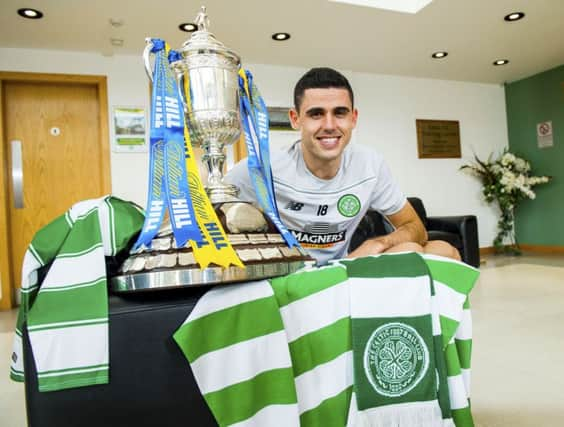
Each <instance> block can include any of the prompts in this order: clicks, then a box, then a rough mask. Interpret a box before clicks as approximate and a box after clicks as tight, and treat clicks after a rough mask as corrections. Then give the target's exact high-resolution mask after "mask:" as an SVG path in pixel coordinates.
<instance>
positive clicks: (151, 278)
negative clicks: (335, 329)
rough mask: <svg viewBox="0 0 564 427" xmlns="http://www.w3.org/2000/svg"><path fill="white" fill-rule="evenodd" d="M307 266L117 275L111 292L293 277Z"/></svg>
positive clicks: (290, 264)
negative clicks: (294, 273) (291, 275)
mask: <svg viewBox="0 0 564 427" xmlns="http://www.w3.org/2000/svg"><path fill="white" fill-rule="evenodd" d="M304 265H305V263H304V261H293V262H286V263H281V262H269V263H264V264H247V265H246V266H245V267H246V268H240V267H235V266H231V267H228V268H221V267H208V268H205V269H203V270H202V269H200V268H198V267H194V268H187V269H182V270H163V271H149V272H145V273H137V274H126V275H120V276H115V277H113V278H112V279H111V281H110V289H111V290H112V291H113V292H118V293H123V292H138V291H152V290H165V289H176V288H185V287H200V286H210V285H219V284H227V283H237V282H249V281H252V280H261V279H269V278H272V277H276V276H284V275H286V274H291V273H293V272H295V271H297V270H299V269H300V268H302V267H304Z"/></svg>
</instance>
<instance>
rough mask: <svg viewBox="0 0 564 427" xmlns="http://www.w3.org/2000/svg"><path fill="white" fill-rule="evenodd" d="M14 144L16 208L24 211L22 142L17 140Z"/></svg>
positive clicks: (13, 164) (13, 182) (13, 167)
mask: <svg viewBox="0 0 564 427" xmlns="http://www.w3.org/2000/svg"><path fill="white" fill-rule="evenodd" d="M11 144H12V185H13V190H14V208H16V209H22V208H23V207H24V202H23V161H22V142H21V141H19V140H17V139H15V140H13V141H12V142H11Z"/></svg>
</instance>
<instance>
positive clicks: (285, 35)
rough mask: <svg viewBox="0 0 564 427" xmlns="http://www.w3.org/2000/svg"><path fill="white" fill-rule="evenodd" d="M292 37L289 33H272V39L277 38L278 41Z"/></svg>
mask: <svg viewBox="0 0 564 427" xmlns="http://www.w3.org/2000/svg"><path fill="white" fill-rule="evenodd" d="M289 38H290V34H288V33H274V34H273V35H272V39H273V40H276V41H277V42H282V41H284V40H288V39H289Z"/></svg>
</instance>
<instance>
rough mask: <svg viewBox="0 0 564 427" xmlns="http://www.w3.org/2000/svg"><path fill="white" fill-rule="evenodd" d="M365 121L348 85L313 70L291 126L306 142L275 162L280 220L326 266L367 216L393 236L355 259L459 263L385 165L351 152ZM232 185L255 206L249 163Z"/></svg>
mask: <svg viewBox="0 0 564 427" xmlns="http://www.w3.org/2000/svg"><path fill="white" fill-rule="evenodd" d="M357 119H358V111H357V110H356V109H355V108H354V94H353V91H352V88H351V86H350V84H349V82H348V80H347V79H346V78H345V77H344V76H343V75H342V74H341V73H339V72H338V71H335V70H333V69H331V68H313V69H311V70H310V71H308V72H307V73H306V74H304V75H303V76H302V78H301V79H300V80H299V81H298V83H297V84H296V87H295V88H294V108H292V109H291V110H290V121H291V123H292V127H293V128H294V129H298V130H300V132H301V139H300V140H299V141H297V142H295V143H294V144H293V145H291V146H290V147H289V148H288V149H285V150H282V151H273V152H272V154H271V163H272V174H273V179H274V189H275V193H276V201H277V205H278V211H279V213H280V218H281V219H282V221H283V222H284V224H285V225H286V226H287V227H288V229H289V230H290V231H291V232H292V233H293V234H294V236H295V237H296V239H297V240H298V241H299V242H300V243H301V245H302V246H303V247H304V248H306V249H307V250H308V251H309V253H310V254H311V256H313V257H314V258H315V259H317V261H318V262H319V263H321V264H324V263H326V262H327V261H329V260H331V259H339V258H344V257H346V256H347V252H348V247H349V244H350V241H351V238H352V235H353V233H354V231H355V229H356V227H357V226H358V224H359V222H360V220H361V219H362V217H363V216H364V214H365V213H366V211H367V210H368V209H372V210H377V211H379V212H380V213H382V214H383V215H385V216H386V217H387V219H388V220H389V221H390V223H391V224H392V225H393V226H394V231H393V232H391V233H390V234H388V235H385V236H379V237H376V238H373V239H368V240H366V241H365V242H364V243H363V244H362V245H360V246H359V247H358V248H357V249H356V250H354V251H353V252H351V253H350V254H349V255H348V256H350V257H359V256H366V255H376V254H379V253H383V252H401V251H417V252H427V253H434V254H436V255H443V256H447V257H451V258H455V259H460V255H459V254H458V252H457V250H456V249H455V248H454V247H452V246H450V245H449V244H448V243H446V242H440V241H432V242H427V232H426V231H425V228H424V227H423V224H422V223H421V221H420V220H419V217H418V216H417V213H416V212H415V210H414V209H413V207H412V206H411V205H410V204H409V202H408V201H407V199H406V197H405V196H404V195H403V193H402V192H401V191H400V189H399V187H398V186H397V184H396V183H395V181H394V180H393V178H392V175H391V173H390V171H389V169H388V167H387V165H386V164H385V162H384V160H383V158H382V157H381V156H380V155H379V154H378V153H376V152H375V151H373V150H371V149H370V148H368V147H365V146H359V145H349V142H350V140H351V136H352V132H353V129H354V128H355V126H356V123H357ZM225 180H226V181H227V182H230V183H231V184H235V185H237V186H238V187H239V188H240V190H241V192H240V195H239V197H240V198H241V199H242V200H246V201H251V202H254V201H256V197H255V192H254V189H253V185H252V183H251V181H250V179H249V174H248V170H247V162H246V160H243V161H241V162H239V163H238V164H237V165H235V166H234V167H233V169H232V170H231V171H229V172H228V174H227V175H226V178H225Z"/></svg>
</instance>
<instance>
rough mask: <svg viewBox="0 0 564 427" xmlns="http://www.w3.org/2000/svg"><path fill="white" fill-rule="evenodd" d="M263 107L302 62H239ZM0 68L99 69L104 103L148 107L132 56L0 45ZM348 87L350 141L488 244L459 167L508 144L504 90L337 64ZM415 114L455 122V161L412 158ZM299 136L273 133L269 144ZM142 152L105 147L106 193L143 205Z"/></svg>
mask: <svg viewBox="0 0 564 427" xmlns="http://www.w3.org/2000/svg"><path fill="white" fill-rule="evenodd" d="M246 67H247V68H248V69H250V70H251V71H252V72H253V74H254V76H255V81H256V82H257V84H258V86H259V88H260V90H261V92H262V95H263V96H264V98H265V101H266V103H267V104H268V105H271V106H290V105H292V91H293V86H294V84H295V82H296V81H297V80H298V78H299V77H300V76H301V75H302V74H303V73H304V72H305V71H306V69H305V68H297V67H280V66H272V65H263V64H246ZM0 70H2V71H29V72H44V73H69V74H98V75H106V76H107V77H108V98H109V99H108V104H109V106H110V108H111V107H112V106H116V105H141V106H145V107H146V108H148V104H149V99H148V93H149V92H148V81H147V77H146V76H145V72H144V69H143V65H142V60H141V55H139V56H125V55H119V56H117V55H116V56H112V57H105V56H102V55H99V54H94V53H76V52H64V51H46V50H29V49H0ZM344 74H346V75H347V77H348V78H349V79H350V81H351V85H352V86H353V89H354V90H355V104H356V106H357V107H358V109H359V123H358V126H357V129H356V132H355V135H354V138H353V143H358V144H366V145H370V146H373V147H374V148H375V149H377V150H378V151H380V152H381V153H382V154H383V155H384V157H385V158H386V159H387V160H388V163H389V165H390V167H391V169H392V171H393V173H394V175H395V177H396V179H397V180H398V182H399V183H400V185H401V187H402V188H403V190H404V192H405V193H406V194H407V195H416V196H419V197H421V198H422V199H423V200H424V202H425V206H426V208H427V211H428V214H429V215H461V214H470V213H471V214H475V215H477V216H478V223H479V232H480V246H491V242H492V240H493V237H494V235H495V225H496V212H495V211H494V210H493V208H491V207H489V206H487V205H485V204H484V203H483V201H482V200H481V196H480V185H479V183H478V181H477V180H476V179H474V178H473V177H471V176H468V175H466V174H464V173H462V172H460V171H458V168H459V167H460V166H461V165H462V164H463V163H464V162H467V161H469V160H471V158H472V154H473V153H474V152H475V153H476V154H478V155H479V156H480V157H487V155H488V154H489V153H490V152H491V151H501V150H502V149H503V147H506V146H507V124H506V114H505V98H504V89H503V87H501V86H498V85H488V84H476V83H465V82H453V81H443V80H431V79H418V78H408V77H398V76H387V75H375V74H365V73H354V72H351V71H346V70H344ZM415 119H442V120H458V121H459V122H460V133H461V145H462V156H463V158H462V159H444V160H429V159H418V158H417V139H416V132H415ZM297 138H298V134H297V133H295V132H274V133H273V134H272V143H273V144H274V145H278V144H285V143H288V142H291V141H293V140H295V139H297ZM147 163H148V159H147V154H146V153H115V152H112V153H111V173H112V191H113V193H114V194H115V195H116V196H118V197H121V198H124V199H127V200H133V201H136V202H138V203H140V204H144V203H145V200H146V188H147Z"/></svg>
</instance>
